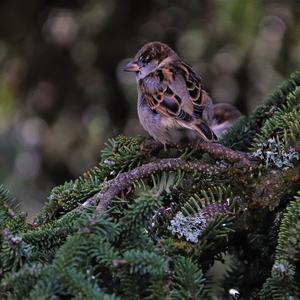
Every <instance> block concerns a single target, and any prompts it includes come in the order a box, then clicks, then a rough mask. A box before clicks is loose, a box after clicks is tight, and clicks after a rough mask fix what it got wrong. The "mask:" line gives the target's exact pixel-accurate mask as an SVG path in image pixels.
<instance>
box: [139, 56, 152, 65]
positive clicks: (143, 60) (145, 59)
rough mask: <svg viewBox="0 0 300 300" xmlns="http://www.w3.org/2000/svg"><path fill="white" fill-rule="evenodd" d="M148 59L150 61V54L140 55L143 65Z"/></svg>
mask: <svg viewBox="0 0 300 300" xmlns="http://www.w3.org/2000/svg"><path fill="white" fill-rule="evenodd" d="M150 61H151V56H150V55H147V56H141V57H140V62H141V63H142V64H143V65H147V64H148V63H149V62H150Z"/></svg>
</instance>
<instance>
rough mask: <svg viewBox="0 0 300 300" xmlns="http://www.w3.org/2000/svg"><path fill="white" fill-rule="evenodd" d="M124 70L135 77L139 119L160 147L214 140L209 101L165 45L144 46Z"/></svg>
mask: <svg viewBox="0 0 300 300" xmlns="http://www.w3.org/2000/svg"><path fill="white" fill-rule="evenodd" d="M124 71H128V72H135V74H136V80H137V85H138V101H137V102H138V103H137V109H138V116H139V120H140V122H141V124H142V126H143V127H144V129H145V130H146V131H147V132H148V133H149V134H150V135H151V136H152V137H153V138H154V139H155V140H157V141H159V142H161V143H162V144H164V145H166V144H171V145H174V144H177V145H182V144H187V143H195V142H199V141H216V140H217V136H216V135H215V133H214V132H213V130H212V129H211V125H212V124H213V123H214V116H213V104H212V100H211V98H210V97H209V96H208V94H207V93H206V91H205V90H204V89H203V88H202V86H201V80H200V78H199V77H198V76H197V75H196V74H195V72H194V71H193V69H192V68H191V67H190V66H189V65H188V64H186V63H185V62H183V61H182V60H181V58H180V57H179V56H178V55H177V54H176V53H175V51H173V50H172V49H171V48H170V47H169V46H167V45H166V44H163V43H160V42H152V43H148V44H146V45H145V46H144V47H142V48H141V49H140V50H139V51H138V53H137V54H136V55H135V57H134V58H133V60H132V61H130V62H129V63H128V64H127V65H126V67H125V68H124Z"/></svg>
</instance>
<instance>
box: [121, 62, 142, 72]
mask: <svg viewBox="0 0 300 300" xmlns="http://www.w3.org/2000/svg"><path fill="white" fill-rule="evenodd" d="M123 70H124V71H126V72H138V71H139V70H140V67H139V65H138V64H137V63H136V62H132V61H130V62H129V63H128V64H127V65H126V66H125V67H124V69H123Z"/></svg>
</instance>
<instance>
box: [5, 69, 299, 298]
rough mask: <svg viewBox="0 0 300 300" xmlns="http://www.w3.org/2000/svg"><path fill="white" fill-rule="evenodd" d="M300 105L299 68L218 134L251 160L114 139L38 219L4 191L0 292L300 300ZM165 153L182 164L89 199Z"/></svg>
mask: <svg viewBox="0 0 300 300" xmlns="http://www.w3.org/2000/svg"><path fill="white" fill-rule="evenodd" d="M299 104H300V72H299V71H297V72H295V73H294V74H293V75H292V76H291V78H290V79H288V80H287V81H286V82H285V83H284V84H283V85H282V86H281V87H280V88H279V89H278V90H277V91H276V92H275V93H274V94H273V95H272V96H271V97H270V98H269V99H268V100H267V101H266V103H265V104H264V105H263V106H261V107H260V108H258V109H257V110H256V111H255V112H254V113H253V114H252V115H251V116H249V118H242V119H241V120H240V121H239V122H238V123H237V124H236V125H235V127H234V128H233V129H232V130H230V131H229V132H228V133H227V135H226V136H225V137H224V138H223V139H222V141H221V142H222V143H223V144H224V145H227V146H230V147H232V148H233V149H238V150H240V151H243V152H244V153H250V152H254V154H255V155H256V156H258V157H260V159H261V160H260V161H257V162H255V164H254V165H253V166H252V165H251V166H250V167H249V165H248V166H245V165H243V163H242V162H238V163H232V162H231V163H230V162H225V161H224V160H222V159H218V158H217V157H215V158H212V157H208V156H207V155H203V153H199V152H197V151H190V149H185V150H178V149H171V150H170V149H169V150H170V151H168V152H167V153H166V152H165V151H164V150H160V149H157V150H155V151H153V152H151V151H152V150H147V147H146V148H145V147H144V145H143V143H144V141H143V139H141V138H129V137H124V136H120V137H117V138H116V139H111V140H110V141H109V142H108V143H107V145H106V147H105V149H104V150H103V151H102V154H101V162H100V163H99V165H97V166H96V167H94V168H93V169H91V170H90V171H88V172H86V173H85V174H84V175H82V176H81V177H80V178H78V179H76V180H74V181H70V182H66V183H65V184H64V185H62V186H58V187H55V188H54V189H53V190H52V191H51V193H50V196H49V199H48V202H47V204H46V206H45V208H44V209H43V211H42V212H41V213H40V214H39V215H38V216H37V218H36V221H35V222H34V224H27V223H26V220H25V217H24V215H22V214H20V213H19V212H18V210H17V207H16V206H15V204H14V201H13V199H11V197H10V196H9V195H8V193H7V192H6V191H5V189H4V188H3V187H0V225H1V227H0V228H1V237H0V298H1V299H210V298H212V297H219V298H221V299H231V297H232V296H230V293H231V292H230V291H231V290H234V291H237V293H239V294H240V299H257V298H258V297H261V298H262V299H300V291H299V284H298V282H299V277H300V273H299V251H300V247H299V245H300V235H299V232H300V221H299V220H300V195H298V196H296V197H295V198H294V200H293V197H294V196H295V194H296V192H297V191H299V189H300V184H299V178H300V163H299V161H298V157H299V155H300V154H299V139H300V123H299V120H300V115H299V109H300V105H299ZM272 147H273V148H272ZM147 151H148V152H147ZM237 153H240V152H237ZM258 153H259V155H258ZM166 155H170V156H172V157H174V156H177V157H179V156H180V157H181V158H180V159H181V160H180V161H181V163H182V161H183V162H184V163H185V162H186V163H190V165H189V168H188V169H187V170H185V169H184V171H182V168H181V170H177V169H176V164H174V166H175V167H173V168H171V167H170V171H166V170H165V169H164V171H161V170H160V169H159V166H158V167H157V169H155V172H153V174H150V175H148V173H147V176H143V177H141V178H140V179H137V180H133V181H132V182H130V184H131V185H129V186H127V189H125V190H123V191H122V193H120V194H119V195H115V197H114V198H113V200H112V201H111V202H110V203H109V206H108V208H107V209H106V210H105V211H104V212H101V213H99V211H98V209H97V208H96V207H95V205H97V203H96V202H89V201H91V199H92V198H94V197H95V194H96V195H97V193H98V192H99V191H101V192H102V190H105V189H104V187H105V184H107V182H111V181H109V180H111V179H114V178H118V177H117V176H118V174H120V173H123V174H124V172H128V171H131V170H133V171H132V172H135V171H136V169H135V168H136V167H138V166H143V165H146V163H149V162H151V161H153V160H155V158H161V157H165V156H166ZM271 155H273V156H272V157H273V158H274V159H273V162H274V163H272V164H271V163H270V157H271ZM280 160H281V161H283V163H282V164H281V165H280V164H279V161H280ZM289 160H290V161H289ZM229 161H230V160H229ZM196 162H198V163H201V164H203V166H209V167H211V166H217V167H218V168H217V169H216V170H218V172H215V173H212V172H211V171H210V170H211V169H210V168H205V167H204V168H203V170H204V171H203V172H198V171H197V170H199V169H196V168H194V167H193V166H195V165H194V163H196ZM287 169H288V171H287ZM205 170H208V171H207V172H205ZM274 174H275V175H276V176H275V175H274ZM125 175H126V176H127V175H128V176H129V175H130V172H129V173H126V174H125ZM126 176H125V177H124V178H126ZM91 197H92V198H91ZM80 204H81V206H80ZM224 254H225V255H228V256H230V257H231V258H232V259H231V263H230V266H229V267H227V271H226V274H225V276H224V278H223V280H222V281H221V283H217V282H214V279H213V278H209V276H208V275H207V271H208V270H209V269H210V268H211V267H212V266H213V265H214V263H215V262H216V261H221V262H223V260H224V258H223V257H224ZM208 278H209V279H208ZM212 283H214V285H219V288H218V289H217V291H215V290H214V289H213V288H212V286H213V285H212Z"/></svg>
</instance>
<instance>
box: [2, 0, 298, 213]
mask: <svg viewBox="0 0 300 300" xmlns="http://www.w3.org/2000/svg"><path fill="white" fill-rule="evenodd" d="M153 40H160V41H163V42H166V43H168V44H169V45H170V46H171V47H173V48H174V49H175V50H176V51H177V52H178V53H179V54H180V56H181V57H182V58H184V60H185V61H187V62H188V63H189V64H191V65H192V66H193V67H194V69H195V70H196V71H197V72H198V74H200V75H201V76H202V78H203V83H204V87H205V88H206V89H207V90H208V91H209V93H210V94H211V95H212V97H213V99H214V101H215V102H230V103H233V104H235V105H236V106H237V107H238V108H239V109H240V110H241V111H242V112H243V113H244V114H248V113H250V112H251V111H252V110H253V109H254V108H255V107H256V106H257V105H259V104H260V103H262V101H263V100H264V98H265V97H266V95H268V94H269V93H270V92H271V91H272V90H274V89H275V88H276V87H277V86H278V85H279V84H280V83H281V82H282V80H284V79H285V78H286V77H287V76H288V75H289V73H290V72H292V71H294V70H296V69H297V68H298V67H299V65H300V3H299V1H292V0H286V1H272V0H269V1H267V0H265V1H262V0H261V1H259V0H243V1H241V0H189V1H181V0H177V1H175V0H174V1H166V0H156V1H140V0H126V1H124V0H123V1H122V0H119V1H118V0H73V1H68V0H51V1H50V0H48V1H47V0H30V1H23V0H19V1H18V0H9V1H8V0H2V1H1V2H0V182H1V183H3V184H4V185H5V186H6V187H7V188H8V189H9V190H10V191H11V192H12V194H13V195H14V196H15V197H16V198H18V199H19V200H20V201H21V204H22V206H23V209H24V208H25V210H26V211H28V213H29V215H32V214H35V213H36V212H37V211H38V210H39V209H40V208H41V206H42V205H43V203H44V201H45V200H46V197H47V195H48V194H49V192H50V189H51V188H52V187H53V186H55V185H58V184H62V183H63V182H64V181H65V180H70V179H72V178H76V177H77V176H79V175H80V174H81V173H82V172H84V171H85V170H87V169H88V168H90V167H92V166H94V165H95V164H96V163H97V161H98V160H99V156H100V149H101V147H102V146H103V143H104V142H105V141H106V140H107V138H109V137H114V136H116V135H117V134H119V133H125V134H128V135H136V134H139V133H143V131H142V129H141V127H140V125H139V123H138V120H137V115H136V107H135V105H136V84H135V78H134V75H133V74H128V73H124V72H123V71H122V67H123V66H124V64H125V63H126V62H127V61H128V59H129V58H130V57H132V56H133V55H134V54H135V53H136V52H137V50H138V49H139V48H140V47H141V46H142V45H143V44H144V43H146V42H149V41H153Z"/></svg>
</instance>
